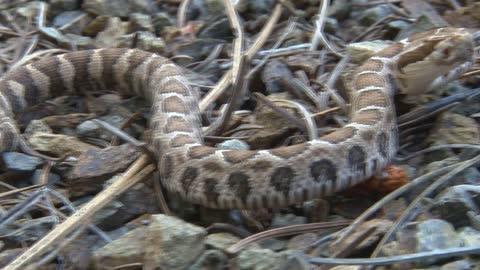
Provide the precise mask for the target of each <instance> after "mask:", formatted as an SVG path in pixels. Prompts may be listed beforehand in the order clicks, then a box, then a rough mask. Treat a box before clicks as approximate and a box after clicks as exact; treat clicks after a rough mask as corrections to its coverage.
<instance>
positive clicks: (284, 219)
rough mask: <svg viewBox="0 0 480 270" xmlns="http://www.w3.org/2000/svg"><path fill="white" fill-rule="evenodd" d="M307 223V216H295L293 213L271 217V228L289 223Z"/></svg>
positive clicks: (288, 224)
mask: <svg viewBox="0 0 480 270" xmlns="http://www.w3.org/2000/svg"><path fill="white" fill-rule="evenodd" d="M305 223H307V218H306V217H302V216H295V215H294V214H278V215H275V217H273V220H272V225H271V226H270V227H271V228H280V227H285V226H290V225H300V224H305Z"/></svg>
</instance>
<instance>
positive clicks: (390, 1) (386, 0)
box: [352, 0, 402, 7]
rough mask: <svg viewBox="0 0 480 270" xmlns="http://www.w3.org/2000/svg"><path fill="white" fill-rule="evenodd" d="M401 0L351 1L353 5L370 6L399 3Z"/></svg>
mask: <svg viewBox="0 0 480 270" xmlns="http://www.w3.org/2000/svg"><path fill="white" fill-rule="evenodd" d="M401 2H402V0H380V1H369V2H365V3H362V2H359V3H352V6H353V7H371V6H379V5H385V4H396V3H401Z"/></svg>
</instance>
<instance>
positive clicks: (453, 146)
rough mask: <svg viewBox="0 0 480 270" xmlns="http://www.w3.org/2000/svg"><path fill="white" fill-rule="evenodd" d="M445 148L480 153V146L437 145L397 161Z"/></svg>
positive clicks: (462, 144)
mask: <svg viewBox="0 0 480 270" xmlns="http://www.w3.org/2000/svg"><path fill="white" fill-rule="evenodd" d="M445 148H456V149H458V148H460V149H462V148H466V149H473V150H477V151H480V145H477V144H464V143H454V144H442V145H435V146H432V147H429V148H426V149H422V150H420V151H417V152H415V153H412V154H410V155H408V156H405V157H396V158H395V160H397V161H405V160H409V159H411V158H414V157H416V156H419V155H423V154H426V153H429V152H433V151H437V150H441V149H445Z"/></svg>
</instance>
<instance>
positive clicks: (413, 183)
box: [335, 165, 456, 243]
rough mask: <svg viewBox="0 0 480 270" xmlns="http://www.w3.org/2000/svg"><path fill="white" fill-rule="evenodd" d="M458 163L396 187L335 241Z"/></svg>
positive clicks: (337, 241) (346, 235) (341, 239)
mask: <svg viewBox="0 0 480 270" xmlns="http://www.w3.org/2000/svg"><path fill="white" fill-rule="evenodd" d="M455 167H456V165H450V166H447V167H444V168H440V169H438V170H435V171H432V172H429V173H427V174H424V175H422V176H420V177H417V178H415V179H414V180H412V181H411V182H409V183H408V184H406V185H404V186H402V187H400V188H398V189H396V190H395V191H393V192H391V193H389V194H388V195H387V196H385V197H383V198H382V199H381V200H379V201H378V202H376V203H375V204H374V205H372V206H370V207H369V208H368V209H367V210H365V211H364V212H363V213H362V214H361V215H360V216H358V217H357V218H356V219H355V220H354V221H353V222H352V224H350V226H348V227H347V228H345V230H343V232H342V233H341V235H340V237H339V238H338V239H337V240H336V241H335V242H336V243H340V242H342V241H344V240H345V238H347V237H348V236H349V235H350V233H352V232H353V231H354V230H355V229H357V228H358V227H359V226H360V225H361V224H362V223H363V222H364V221H366V220H367V219H368V218H369V217H371V216H373V215H374V214H375V213H376V212H378V211H379V210H380V209H381V208H382V207H384V206H385V205H387V204H388V203H390V202H392V201H393V200H395V199H397V198H398V197H400V196H401V195H403V194H405V193H406V192H407V191H409V190H410V189H412V188H414V187H417V186H419V185H421V184H423V183H424V182H426V181H430V180H431V179H433V178H435V177H438V176H440V175H441V174H444V173H446V172H448V171H450V170H451V169H452V168H455Z"/></svg>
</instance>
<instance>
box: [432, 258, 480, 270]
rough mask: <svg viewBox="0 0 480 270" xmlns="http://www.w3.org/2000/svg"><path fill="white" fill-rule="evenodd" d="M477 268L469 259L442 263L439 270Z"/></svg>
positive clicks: (470, 269) (469, 269) (468, 269)
mask: <svg viewBox="0 0 480 270" xmlns="http://www.w3.org/2000/svg"><path fill="white" fill-rule="evenodd" d="M473 269H477V268H476V264H475V263H474V262H471V261H467V260H460V261H454V262H451V263H447V264H444V265H442V267H440V269H439V270H473Z"/></svg>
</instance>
